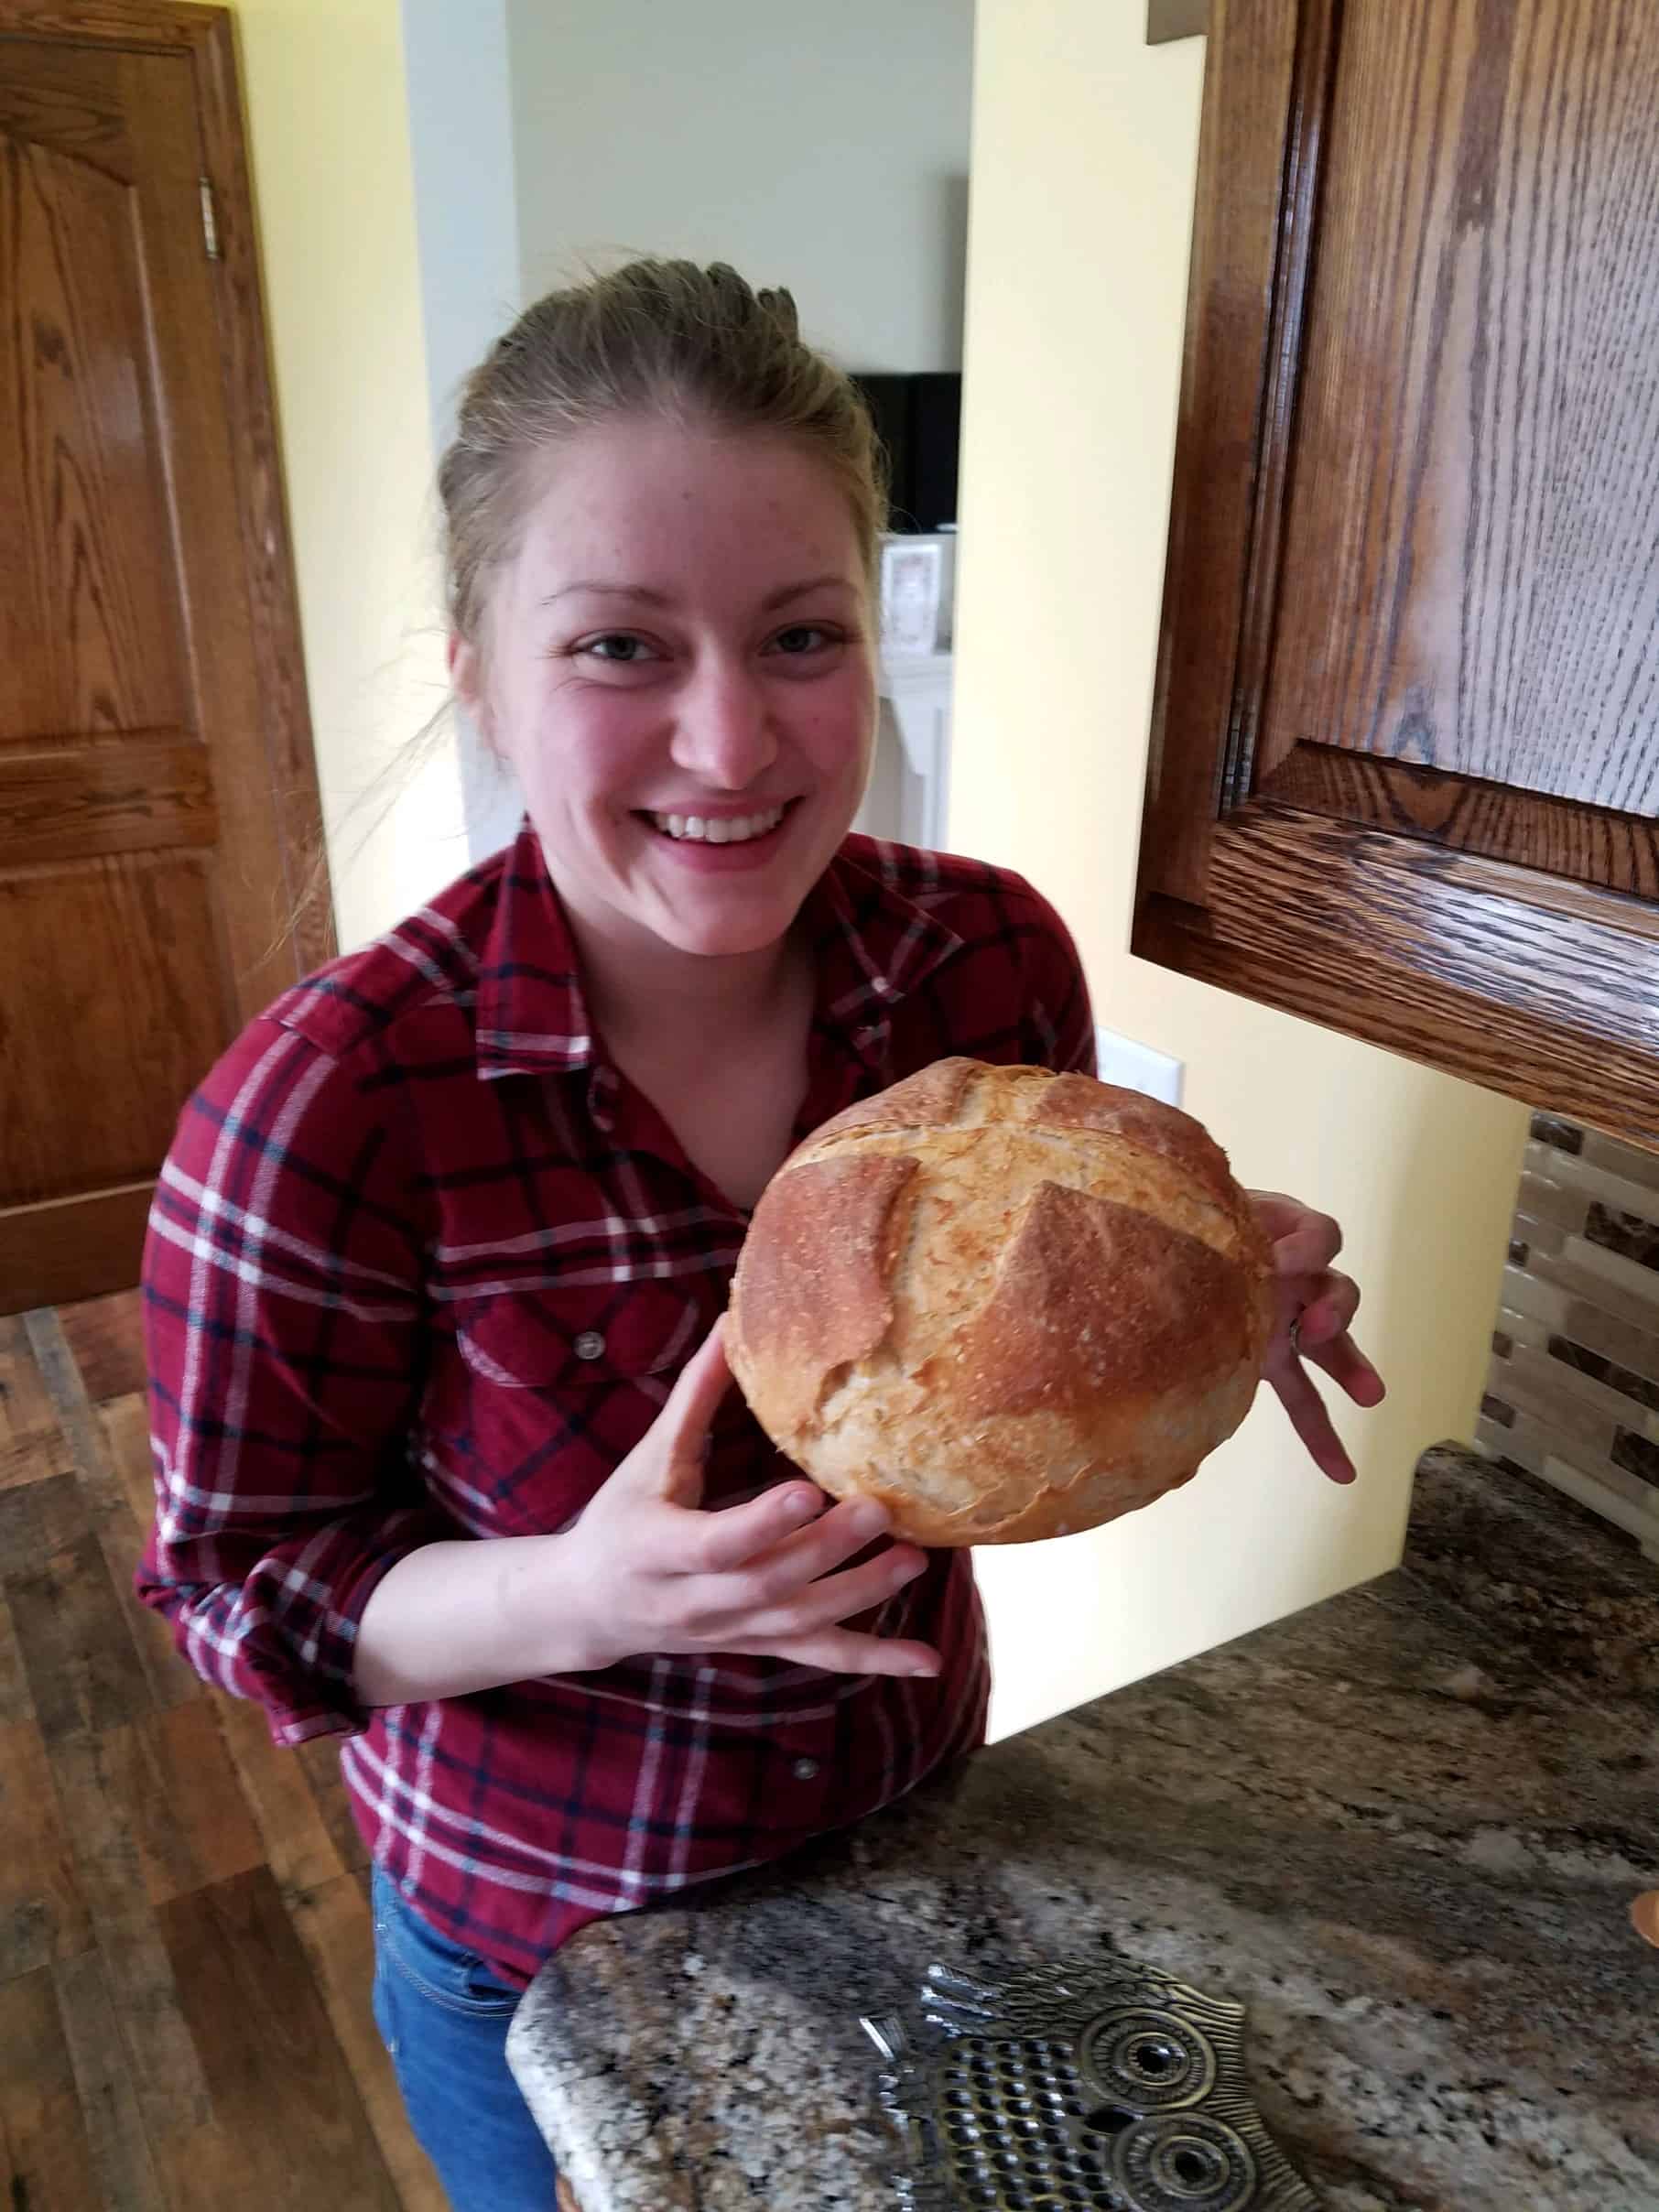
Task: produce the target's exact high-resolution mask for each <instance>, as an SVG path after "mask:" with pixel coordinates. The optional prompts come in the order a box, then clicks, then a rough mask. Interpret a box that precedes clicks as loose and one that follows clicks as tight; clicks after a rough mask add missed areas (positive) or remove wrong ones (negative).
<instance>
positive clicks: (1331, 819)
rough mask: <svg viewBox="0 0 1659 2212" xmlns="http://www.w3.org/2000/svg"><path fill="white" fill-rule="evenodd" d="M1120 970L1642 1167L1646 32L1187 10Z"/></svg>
mask: <svg viewBox="0 0 1659 2212" xmlns="http://www.w3.org/2000/svg"><path fill="white" fill-rule="evenodd" d="M1170 528H1171V535H1170V545H1169V556H1168V567H1167V581H1166V609H1165V623H1164V632H1163V637H1162V641H1161V657H1160V668H1159V678H1158V688H1157V706H1156V716H1155V729H1154V743H1153V750H1152V759H1151V767H1150V774H1149V787H1148V792H1147V808H1146V815H1145V831H1144V844H1143V851H1142V857H1141V873H1140V883H1139V896H1138V900H1137V907H1136V920H1135V934H1134V945H1135V949H1136V950H1137V951H1138V952H1140V953H1142V954H1144V956H1145V957H1147V958H1148V959H1151V960H1156V961H1159V962H1162V963H1164V964H1165V965H1166V966H1169V967H1172V968H1176V969H1179V970H1183V971H1184V972H1186V973H1187V974H1190V975H1195V976H1199V977H1202V978H1204V979H1206V980H1208V981H1211V982H1214V983H1218V984H1220V985H1223V986H1225V987H1227V988H1229V989H1231V990H1234V991H1238V992H1243V993H1244V994H1246V995H1248V996H1251V997H1253V998H1257V999H1262V1000H1265V1001H1267V1002H1268V1003H1272V1004H1274V1005H1277V1006H1281V1007H1285V1008H1287V1009H1289V1010H1290V1011H1292V1012H1294V1013H1296V1014H1303V1015H1306V1016H1307V1017H1309V1018H1311V1019H1313V1020H1315V1021H1317V1022H1321V1023H1324V1024H1327V1025H1329V1026H1331V1027H1333V1028H1337V1029H1341V1030H1345V1031H1348V1032H1350V1034H1352V1035H1354V1036H1361V1037H1366V1038H1370V1039H1372V1040H1373V1041H1374V1042H1376V1043H1378V1044H1381V1045H1384V1046H1390V1047H1393V1049H1395V1050H1398V1051H1400V1052H1404V1053H1406V1054H1409V1055H1411V1056H1412V1057H1415V1058H1417V1059H1420V1060H1425V1061H1427V1062H1430V1063H1431V1064H1433V1065H1435V1066H1437V1067H1440V1068H1448V1069H1450V1070H1451V1071H1452V1072H1453V1073H1455V1074H1457V1075H1459V1076H1463V1077H1467V1078H1469V1079H1471V1080H1473V1081H1475V1082H1478V1083H1483V1084H1486V1085H1488V1086H1490V1087H1491V1088H1492V1089H1494V1090H1502V1091H1506V1092H1509V1093H1512V1094H1513V1095H1514V1096H1516V1097H1519V1098H1523V1099H1526V1100H1529V1101H1532V1102H1534V1104H1536V1105H1539V1106H1543V1107H1547V1108H1550V1109H1553V1110H1555V1111H1559V1112H1562V1113H1567V1114H1571V1115H1573V1116H1575V1117H1578V1118H1579V1119H1582V1120H1585V1121H1588V1122H1593V1123H1596V1124H1598V1125H1599V1126H1600V1127H1602V1128H1604V1129H1608V1130H1612V1131H1616V1132H1620V1133H1624V1134H1626V1135H1629V1136H1632V1137H1633V1138H1635V1139H1636V1140H1637V1141H1638V1142H1644V1143H1647V1144H1659V825H1656V817H1659V7H1655V6H1654V0H1215V4H1214V6H1213V10H1212V15H1211V23H1210V38H1209V49H1208V53H1207V57H1206V77H1205V92H1204V116H1203V126H1202V134H1201V145H1200V155H1199V180H1198V211H1197V222H1196V228H1195V233H1194V241H1193V256H1192V276H1191V292H1190V299H1189V307H1188V317H1187V343H1186V355H1185V362H1184V371H1183V385H1182V397H1181V414H1180V426H1179V433H1178V439H1177V448H1176V481H1175V489H1174V503H1173V508H1172V514H1171V526H1170Z"/></svg>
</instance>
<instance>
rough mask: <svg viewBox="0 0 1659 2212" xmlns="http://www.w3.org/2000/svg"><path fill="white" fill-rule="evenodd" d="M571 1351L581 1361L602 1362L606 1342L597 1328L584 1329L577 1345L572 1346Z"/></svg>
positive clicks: (576, 1342) (577, 1340)
mask: <svg viewBox="0 0 1659 2212" xmlns="http://www.w3.org/2000/svg"><path fill="white" fill-rule="evenodd" d="M570 1350H572V1351H573V1352H574V1353H575V1354H576V1356H577V1358H578V1359H579V1360H602V1359H603V1358H604V1354H605V1340H604V1339H603V1337H602V1336H601V1335H600V1333H599V1331H598V1329H597V1328H584V1329H583V1330H582V1332H581V1334H580V1337H578V1338H577V1339H576V1341H575V1343H574V1344H572V1345H571V1347H570Z"/></svg>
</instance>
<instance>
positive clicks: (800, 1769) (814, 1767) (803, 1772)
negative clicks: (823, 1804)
mask: <svg viewBox="0 0 1659 2212" xmlns="http://www.w3.org/2000/svg"><path fill="white" fill-rule="evenodd" d="M792 1771H793V1773H794V1775H795V1779H796V1780H797V1782H814V1781H816V1780H817V1778H818V1761H817V1760H816V1759H797V1761H796V1762H795V1765H794V1768H793V1770H792Z"/></svg>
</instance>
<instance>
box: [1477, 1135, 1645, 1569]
mask: <svg viewBox="0 0 1659 2212" xmlns="http://www.w3.org/2000/svg"><path fill="white" fill-rule="evenodd" d="M1511 1237H1512V1242H1511V1244H1510V1248H1509V1264H1508V1265H1507V1267H1506V1268H1505V1269H1504V1271H1503V1291H1502V1304H1501V1306H1500V1309H1499V1314H1498V1323H1497V1329H1496V1332H1495V1333H1494V1335H1493V1338H1492V1362H1491V1373H1490V1375H1489V1377H1488V1381H1487V1393H1486V1397H1485V1399H1484V1400H1483V1402H1482V1404H1481V1408H1480V1422H1479V1424H1478V1426H1477V1428H1476V1432H1475V1433H1476V1440H1477V1442H1478V1443H1479V1444H1480V1448H1481V1449H1482V1450H1483V1451H1485V1452H1487V1453H1489V1454H1490V1455H1491V1457H1492V1458H1497V1459H1508V1460H1511V1461H1513V1463H1515V1464H1516V1465H1518V1466H1521V1467H1523V1468H1526V1469H1528V1470H1529V1471H1530V1472H1531V1473H1533V1474H1534V1475H1538V1476H1540V1477H1542V1478H1543V1480H1545V1481H1548V1482H1553V1483H1555V1484H1556V1486H1557V1488H1559V1489H1561V1490H1564V1491H1568V1492H1570V1494H1571V1495H1572V1496H1573V1497H1575V1498H1577V1499H1578V1501H1579V1502H1580V1503H1581V1504H1583V1505H1588V1506H1589V1507H1590V1508H1591V1509H1592V1510H1593V1511H1595V1512H1597V1513H1602V1514H1604V1515H1605V1516H1606V1517H1607V1518H1608V1519H1609V1520H1610V1521H1615V1522H1617V1523H1619V1524H1620V1526H1621V1527H1622V1528H1625V1529H1628V1530H1629V1531H1630V1532H1631V1534H1632V1535H1633V1536H1635V1537H1636V1538H1637V1540H1638V1541H1639V1542H1640V1544H1641V1545H1642V1548H1643V1551H1644V1552H1645V1553H1646V1554H1647V1556H1649V1558H1651V1559H1653V1560H1654V1561H1655V1562H1659V1153H1651V1152H1642V1151H1638V1150H1637V1149H1636V1147H1635V1146H1634V1145H1631V1144H1620V1143H1618V1142H1617V1141H1616V1140H1615V1139H1613V1138H1612V1137H1604V1136H1599V1135H1598V1134H1596V1133H1595V1132H1594V1131H1592V1130H1586V1129H1580V1128H1579V1127H1578V1125H1577V1124H1576V1123H1574V1122H1558V1121H1555V1120H1552V1119H1550V1118H1549V1117H1548V1116H1546V1115H1542V1114H1541V1115H1538V1116H1537V1117H1535V1118H1534V1122H1533V1127H1532V1136H1531V1140H1530V1142H1529V1143H1528V1144H1527V1147H1526V1156H1525V1160H1524V1163H1523V1169H1522V1176H1521V1195H1520V1198H1519V1200H1518V1202H1517V1205H1516V1209H1515V1220H1514V1225H1513V1230H1512V1231H1511Z"/></svg>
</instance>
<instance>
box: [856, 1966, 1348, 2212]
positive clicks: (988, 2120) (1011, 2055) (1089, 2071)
mask: <svg viewBox="0 0 1659 2212" xmlns="http://www.w3.org/2000/svg"><path fill="white" fill-rule="evenodd" d="M921 2001H922V2011H923V2016H924V2018H925V2019H926V2020H927V2022H928V2024H929V2025H930V2026H931V2027H933V2028H936V2029H938V2030H942V2031H943V2033H942V2034H940V2035H938V2036H936V2037H932V2038H929V2040H928V2043H927V2047H926V2048H925V2049H921V2048H918V2047H917V2046H916V2044H913V2043H912V2042H911V2040H910V2038H909V2036H908V2035H907V2034H906V2033H905V2028H904V2025H903V2023H902V2022H900V2021H899V2020H898V2019H897V2018H896V2017H895V2015H893V2014H891V2013H889V2014H886V2015H884V2017H883V2018H881V2019H879V2020H865V2021H863V2022H862V2023H861V2024H862V2027H863V2029H864V2032H865V2033H866V2034H868V2035H869V2037H870V2039H871V2041H872V2042H873V2044H875V2046H876V2048H877V2050H879V2051H880V2052H881V2054H882V2056H883V2057H884V2059H885V2060H886V2061H887V2067H886V2070H885V2071H884V2073H883V2074H882V2076H880V2081H879V2087H880V2090H881V2097H882V2102H883V2104H884V2106H885V2108H886V2109H887V2112H888V2114H889V2116H890V2118H891V2119H892V2120H894V2121H895V2123H896V2125H897V2126H898V2128H899V2129H900V2131H901V2132H902V2133H903V2135H904V2137H905V2144H906V2147H907V2150H908V2153H909V2163H910V2171H909V2173H908V2174H903V2175H900V2176H898V2177H897V2181H896V2186H897V2192H898V2194H897V2202H898V2203H899V2205H901V2206H902V2207H905V2212H978V2208H979V2207H985V2212H1074V2207H1075V2208H1076V2212H1244V2208H1245V2207H1250V2212H1317V2208H1318V2199H1317V2197H1316V2196H1314V2194H1313V2192H1312V2190H1311V2189H1309V2188H1308V2186H1307V2183H1306V2182H1304V2181H1303V2180H1302V2178H1301V2176H1300V2175H1299V2174H1297V2173H1296V2169H1295V2168H1294V2167H1293V2166H1292V2165H1291V2163H1290V2161H1289V2160H1288V2159H1287V2158H1286V2157H1285V2153H1284V2152H1282V2151H1281V2150H1280V2149H1279V2147H1278V2145H1277V2144H1276V2143H1275V2142H1274V2140H1273V2138H1272V2137H1271V2136H1270V2135H1269V2134H1268V2132H1267V2130H1266V2128H1265V2127H1264V2126H1263V2121H1262V2117H1261V2115H1260V2113H1259V2112H1258V2111H1257V2110H1256V2108H1255V2105H1254V2102H1253V2101H1252V2098H1251V2094H1250V2089H1249V2087H1248V2085H1247V2083H1246V2081H1245V2078H1244V2008H1243V2006H1242V2005H1240V2004H1234V2003H1232V2002H1231V2001H1229V2000H1228V1999H1226V1998H1217V1997H1206V1996H1205V1995H1204V1994H1203V1992H1202V1991H1201V1990H1194V1989H1190V1988H1188V1987H1187V1984H1186V1983H1185V1982H1180V1981H1171V1980H1170V1979H1168V1977H1167V1976H1166V1975H1162V1974H1156V1973H1154V1972H1152V1971H1151V1970H1150V1969H1149V1968H1144V1967H1137V1966H1134V1965H1133V1964H1131V1963H1130V1962H1129V1961H1127V1960H1123V1961H1117V1960H1113V1961H1110V1962H1107V1961H1095V1960H1090V1961H1088V1962H1087V1963H1074V1964H1070V1965H1059V1966H1052V1967H1036V1968H1032V1969H1030V1970H1029V1971H1027V1972H1025V1973H1019V1974H1014V1975H1012V1976H1010V1977H1009V1979H1006V1980H1004V1981H1001V1982H997V1983H995V1984H988V1983H984V1982H979V1981H971V1980H970V1979H968V1978H967V1977H966V1976H965V1975H961V1974H954V1973H952V1972H951V1971H950V1970H949V1968H945V1967H938V1966H936V1967H929V1968H928V1969H927V1980H926V1981H925V1982H924V1984H923V1985H922V1990H921Z"/></svg>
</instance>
